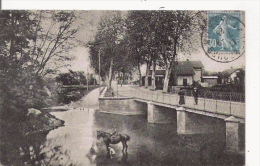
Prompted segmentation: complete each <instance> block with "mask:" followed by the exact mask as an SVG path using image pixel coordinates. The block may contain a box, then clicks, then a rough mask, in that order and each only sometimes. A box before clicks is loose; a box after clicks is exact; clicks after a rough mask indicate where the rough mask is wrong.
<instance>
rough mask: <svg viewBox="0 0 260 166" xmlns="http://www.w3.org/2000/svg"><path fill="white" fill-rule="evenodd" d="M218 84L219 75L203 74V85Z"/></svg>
mask: <svg viewBox="0 0 260 166" xmlns="http://www.w3.org/2000/svg"><path fill="white" fill-rule="evenodd" d="M217 84H218V76H202V83H201V86H203V87H212V86H214V85H217Z"/></svg>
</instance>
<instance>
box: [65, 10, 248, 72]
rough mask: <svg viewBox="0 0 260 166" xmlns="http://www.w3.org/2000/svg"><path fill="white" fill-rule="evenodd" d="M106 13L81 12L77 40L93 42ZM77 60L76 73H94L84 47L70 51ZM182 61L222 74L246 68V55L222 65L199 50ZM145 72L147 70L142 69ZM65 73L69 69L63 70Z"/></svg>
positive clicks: (74, 64) (73, 62)
mask: <svg viewBox="0 0 260 166" xmlns="http://www.w3.org/2000/svg"><path fill="white" fill-rule="evenodd" d="M105 12H106V11H79V13H78V17H79V18H80V19H78V20H77V22H76V24H81V27H82V28H81V29H80V30H79V32H78V33H77V38H78V39H79V40H81V41H82V42H84V43H87V42H88V41H90V40H93V37H94V35H95V32H96V31H97V26H98V22H99V20H100V17H101V16H102V14H105ZM70 54H72V55H73V56H74V57H75V59H74V60H73V61H72V62H71V63H70V65H71V67H68V68H70V69H72V70H75V71H84V72H85V73H87V72H93V70H92V69H91V67H90V63H89V60H88V57H89V51H88V49H87V48H86V47H84V46H80V45H79V46H78V47H76V48H74V49H73V50H71V51H70ZM179 59H180V60H186V59H189V60H196V61H201V62H202V64H203V65H204V70H206V71H217V72H221V71H223V70H225V69H229V68H231V67H232V68H241V67H245V54H244V55H242V56H241V57H239V58H238V59H237V60H235V61H233V62H229V63H220V62H216V61H214V60H212V59H210V58H209V57H208V56H207V55H206V54H205V52H204V51H203V50H202V49H201V48H199V49H198V51H197V52H196V53H193V54H191V56H189V57H183V56H182V58H179ZM142 69H143V70H145V68H144V67H143V68H142ZM63 71H64V72H66V71H67V69H63Z"/></svg>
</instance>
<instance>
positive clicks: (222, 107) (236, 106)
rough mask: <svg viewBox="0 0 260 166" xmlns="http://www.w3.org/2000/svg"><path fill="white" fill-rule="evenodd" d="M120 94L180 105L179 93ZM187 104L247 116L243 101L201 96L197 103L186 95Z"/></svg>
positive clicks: (121, 94)
mask: <svg viewBox="0 0 260 166" xmlns="http://www.w3.org/2000/svg"><path fill="white" fill-rule="evenodd" d="M118 94H119V95H120V96H127V97H134V98H137V99H141V100H146V101H152V102H158V103H162V104H168V105H175V106H176V105H179V99H180V97H179V95H177V94H169V93H167V94H165V93H161V92H156V91H155V92H153V91H138V90H129V91H121V92H119V93H118ZM184 99H185V104H183V105H182V106H183V107H186V108H191V109H196V110H201V111H206V112H210V113H216V114H221V115H227V116H235V117H239V118H245V103H243V102H234V101H225V100H216V99H208V98H203V97H199V98H198V103H197V104H195V100H194V97H191V96H184Z"/></svg>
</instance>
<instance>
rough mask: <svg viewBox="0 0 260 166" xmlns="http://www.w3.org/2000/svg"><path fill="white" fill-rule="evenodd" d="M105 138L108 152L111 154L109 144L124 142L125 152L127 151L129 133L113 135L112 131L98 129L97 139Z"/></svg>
mask: <svg viewBox="0 0 260 166" xmlns="http://www.w3.org/2000/svg"><path fill="white" fill-rule="evenodd" d="M101 137H102V138H103V141H104V143H105V144H106V148H107V153H108V154H109V155H110V151H109V147H110V146H109V144H118V143H119V142H122V145H123V149H122V151H123V153H124V152H127V148H128V145H127V141H130V136H129V135H127V134H113V135H111V134H110V133H107V132H104V131H101V130H97V139H98V140H99V139H100V138H101Z"/></svg>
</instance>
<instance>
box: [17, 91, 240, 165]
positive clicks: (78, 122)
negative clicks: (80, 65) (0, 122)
mask: <svg viewBox="0 0 260 166" xmlns="http://www.w3.org/2000/svg"><path fill="white" fill-rule="evenodd" d="M97 92H98V89H96V90H94V91H93V92H91V93H90V94H88V95H87V96H86V97H85V98H83V99H82V100H81V101H80V102H78V103H75V104H74V105H72V107H71V109H70V110H68V111H63V112H52V114H53V115H55V116H56V117H57V118H59V119H62V120H64V121H65V126H63V127H60V128H58V129H55V130H52V131H50V132H49V133H47V134H46V135H40V136H39V137H40V138H41V141H40V145H39V146H37V147H39V148H35V146H32V147H30V151H31V152H30V153H37V154H38V155H37V156H38V158H39V161H36V162H34V165H70V164H72V165H77V166H78V165H79V166H80V165H82V166H92V165H93V166H117V165H132V166H138V165H145V166H146V165H147V166H149V165H151V166H157V165H158V166H159V165H162V166H165V165H171V166H172V165H192V166H193V165H218V166H219V165H243V164H244V158H243V157H241V156H240V155H232V156H230V155H227V154H225V153H223V148H224V147H225V133H224V132H221V133H215V134H199V135H178V134H177V133H176V132H175V131H176V124H174V123H173V124H149V123H148V122H147V117H146V116H143V115H134V116H124V115H112V114H104V113H99V111H98V110H97V109H96V108H97V102H98V101H97ZM114 129H116V130H117V132H118V133H124V134H128V135H129V136H130V137H131V139H130V141H129V142H127V144H128V153H123V152H122V151H121V150H122V144H121V143H119V144H115V145H111V147H112V148H113V149H114V151H115V154H114V155H113V156H111V157H108V156H107V154H106V148H105V147H106V146H105V144H104V143H103V141H102V138H101V139H99V140H98V139H97V136H96V131H97V130H103V131H106V132H110V133H111V132H113V130H114ZM30 141H31V140H30ZM93 148H94V149H95V151H94V152H93V150H92V151H91V149H93ZM37 149H38V151H39V152H37ZM41 155H42V157H41ZM39 156H40V157H39ZM14 165H15V164H14Z"/></svg>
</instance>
